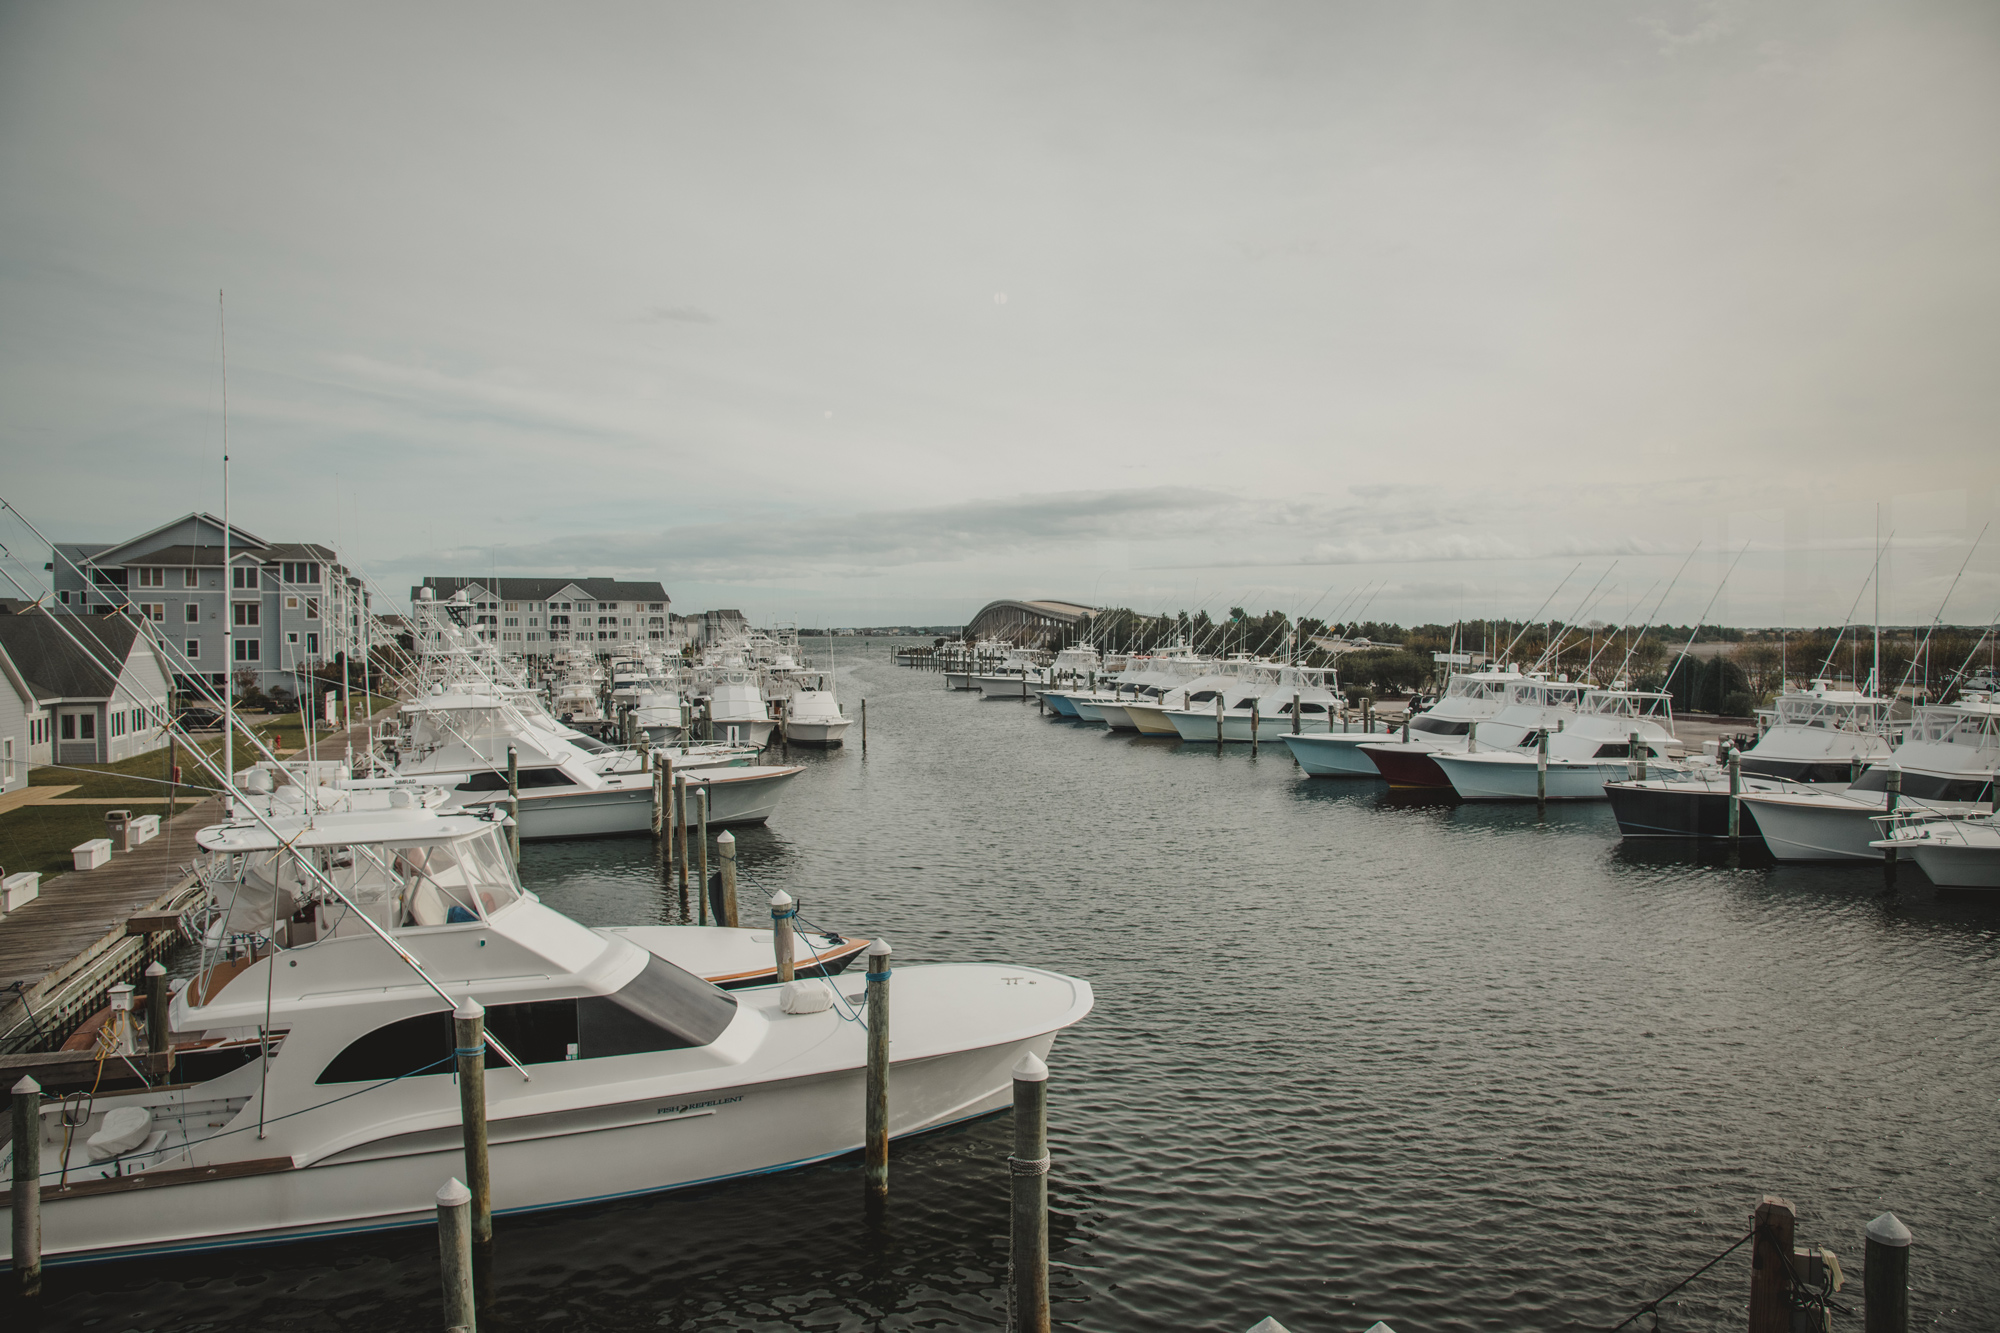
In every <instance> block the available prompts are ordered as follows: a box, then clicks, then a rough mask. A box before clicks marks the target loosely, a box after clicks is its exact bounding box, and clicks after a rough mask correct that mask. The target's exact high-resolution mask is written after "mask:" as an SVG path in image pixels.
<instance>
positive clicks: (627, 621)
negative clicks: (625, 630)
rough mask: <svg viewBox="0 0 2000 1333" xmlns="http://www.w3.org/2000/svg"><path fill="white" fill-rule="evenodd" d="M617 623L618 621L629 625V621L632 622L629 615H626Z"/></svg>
mask: <svg viewBox="0 0 2000 1333" xmlns="http://www.w3.org/2000/svg"><path fill="white" fill-rule="evenodd" d="M619 623H620V624H625V625H629V624H631V623H632V617H630V616H627V617H625V619H624V620H622V621H620V622H619Z"/></svg>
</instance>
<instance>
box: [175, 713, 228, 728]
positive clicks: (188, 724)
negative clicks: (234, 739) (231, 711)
mask: <svg viewBox="0 0 2000 1333" xmlns="http://www.w3.org/2000/svg"><path fill="white" fill-rule="evenodd" d="M174 725H175V726H177V727H179V728H180V729H181V730H182V731H213V730H215V729H216V728H217V727H219V726H221V725H222V714H220V713H218V712H215V711H214V710H213V709H209V708H183V709H182V710H181V711H180V712H179V713H178V714H176V715H175V716H174Z"/></svg>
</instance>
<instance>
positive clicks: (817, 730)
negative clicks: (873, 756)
mask: <svg viewBox="0 0 2000 1333" xmlns="http://www.w3.org/2000/svg"><path fill="white" fill-rule="evenodd" d="M832 687H833V679H832V674H831V673H826V674H824V675H822V674H821V673H819V672H800V673H799V684H798V687H797V688H796V689H794V690H793V691H792V693H791V697H790V698H788V699H786V700H785V714H784V720H783V723H782V725H783V726H784V728H785V739H786V740H788V741H790V742H791V743H792V744H794V745H839V744H840V743H841V738H842V737H843V736H845V735H846V734H847V729H848V728H849V727H851V726H853V725H854V719H853V718H851V717H849V716H847V714H845V713H843V712H841V711H840V699H839V698H838V697H837V696H836V695H835V694H834V692H833V688H832Z"/></svg>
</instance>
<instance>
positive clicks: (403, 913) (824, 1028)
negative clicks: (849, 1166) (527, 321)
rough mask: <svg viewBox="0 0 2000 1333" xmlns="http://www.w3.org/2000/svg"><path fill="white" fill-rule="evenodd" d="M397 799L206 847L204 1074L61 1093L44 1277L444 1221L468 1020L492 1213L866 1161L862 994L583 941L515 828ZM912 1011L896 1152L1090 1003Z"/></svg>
mask: <svg viewBox="0 0 2000 1333" xmlns="http://www.w3.org/2000/svg"><path fill="white" fill-rule="evenodd" d="M393 795H394V796H399V797H402V798H404V800H405V802H406V803H400V804H397V805H395V806H393V807H391V808H386V809H368V810H365V811H349V812H335V811H316V812H314V813H313V814H311V815H309V816H299V817H295V818H290V819H285V818H272V817H269V816H259V817H257V818H254V819H238V820H236V821H233V822H230V823H227V824H221V825H216V826H213V827H210V828H208V829H205V830H203V831H202V833H201V834H200V835H198V841H199V844H200V845H201V847H202V848H203V849H204V851H205V852H206V853H207V854H208V856H209V858H210V861H209V866H208V869H207V881H206V882H207V885H208V889H209V903H210V904H211V907H212V911H213V919H212V920H210V921H208V922H207V923H205V925H204V926H203V927H202V928H201V929H199V930H198V936H199V938H200V940H201V942H202V957H201V965H200V968H199V970H198V971H197V973H196V974H195V976H194V977H193V978H192V979H191V980H190V982H189V983H188V984H187V985H186V986H184V987H183V988H182V989H181V990H180V992H179V994H178V995H176V996H175V997H174V999H173V1000H172V1003H171V1005H170V1008H169V1014H170V1023H171V1029H172V1031H171V1033H170V1034H169V1038H170V1046H171V1048H172V1049H173V1050H175V1051H176V1052H177V1053H181V1052H185V1053H186V1057H187V1058H186V1059H184V1060H182V1061H181V1067H180V1069H178V1070H177V1071H176V1073H175V1075H174V1076H173V1080H172V1082H171V1083H170V1084H169V1085H167V1086H162V1087H159V1088H146V1087H140V1088H138V1089H136V1090H133V1091H120V1090H109V1089H101V1090H99V1091H98V1092H97V1093H96V1095H95V1096H94V1097H92V1098H90V1099H89V1100H88V1101H85V1102H81V1103H74V1102H73V1103H69V1104H66V1103H64V1102H62V1101H60V1100H51V1101H49V1102H47V1103H46V1104H45V1105H44V1106H43V1108H42V1111H41V1116H40V1123H39V1126H38V1127H37V1128H36V1131H35V1132H34V1133H33V1134H32V1135H31V1136H29V1137H27V1138H26V1139H25V1141H21V1140H16V1141H13V1142H10V1143H9V1144H8V1146H7V1148H6V1151H5V1158H6V1166H7V1167H8V1168H11V1165H12V1158H13V1155H14V1154H17V1153H33V1154H34V1155H35V1156H36V1158H37V1159H38V1162H37V1168H38V1173H39V1175H40V1179H41V1182H42V1184H41V1187H40V1193H41V1228H42V1253H43V1255H44V1256H45V1259H46V1260H47V1261H48V1262H51V1263H64V1262H75V1261H81V1260H92V1259H108V1258H117V1257H133V1256H141V1255H161V1254H173V1253H184V1252H188V1251H193V1250H205V1249H216V1248H222V1247H230V1246H238V1245H249V1244H263V1243H270V1242H275V1241H291V1240H299V1239H307V1238H313V1237H325V1236H334V1235H342V1234H348V1233H352V1232H355V1231H373V1230H385V1229H389V1228H396V1227H422V1226H429V1225H432V1224H434V1221H435V1217H436V1213H435V1195H436V1192H437V1189H438V1187H439V1186H440V1185H441V1184H443V1183H444V1182H445V1181H446V1180H447V1179H448V1178H450V1177H453V1176H457V1175H460V1174H462V1172H463V1161H464V1159H463V1149H462V1146H461V1145H462V1134H461V1129H460V1124H461V1121H460V1110H459V1088H458V1086H457V1082H456V1078H455V1076H454V1072H455V1064H456V1061H455V1050H454V1046H455V1043H454V1038H453V1024H452V1019H453V1015H454V1013H455V1012H456V1013H458V1014H460V1015H465V1016H470V1015H473V1014H477V1013H481V1012H482V1011H483V1015H484V1020H485V1032H486V1047H485V1050H486V1055H487V1065H488V1068H487V1070H486V1073H485V1104H486V1119H487V1127H488V1128H487V1133H488V1142H489V1145H490V1146H489V1150H488V1160H489V1162H490V1170H491V1188H492V1202H493V1209H494V1212H495V1213H496V1214H502V1215H504V1214H509V1213H524V1212H529V1211H535V1210H541V1209H550V1208H562V1207H567V1206H571V1205H576V1204H584V1203H594V1202H599V1201H602V1200H606V1199H614V1198H621V1197H627V1196H632V1195H638V1194H645V1193H650V1192H654V1191H659V1190H669V1189H677V1188H681V1187H684V1186H689V1185H697V1184H704V1183H709V1182H713V1181H718V1180H727V1179H731V1178H736V1177H741V1176H748V1175H755V1174H760V1173H764V1172H769V1171H774V1170H781V1169H785V1168H788V1167H793V1166H799V1165H803V1164H806V1163H809V1162H817V1161H823V1160H825V1159H827V1158H832V1157H838V1156H841V1155H844V1154H846V1153H851V1152H853V1151H855V1150H856V1149H857V1148H858V1147H860V1145H861V1141H862V1128H863V1124H862V1122H863V1117H862V1102H863V1086H864V1079H865V1064H866V1045H867V1039H868V1035H867V1031H866V1027H865V1023H864V1021H862V1018H861V1015H860V1014H859V1013H858V1012H857V1011H856V1008H855V1005H856V1002H857V997H858V996H859V995H860V992H861V987H860V984H859V983H858V982H855V981H845V982H843V981H839V980H835V979H830V978H822V979H818V980H807V981H795V982H792V983H790V984H788V985H784V986H754V987H748V988H743V989H737V990H725V989H723V988H721V987H718V986H715V985H713V984H710V983H709V982H707V981H704V980H703V979H702V978H701V977H700V976H698V975H695V973H694V972H692V971H690V970H689V968H688V967H686V966H684V965H682V964H681V963H677V962H676V961H675V956H679V957H682V958H686V957H688V956H689V955H690V954H695V955H699V954H701V953H702V941H701V939H700V938H699V937H698V936H695V935H693V934H692V933H691V932H687V931H685V930H684V929H683V928H679V927H646V928H635V929H630V930H622V931H620V930H592V929H588V928H586V927H584V926H582V925H580V924H579V923H577V922H575V921H573V920H571V919H570V918H568V917H566V916H563V915H562V914H561V913H558V912H555V911H553V910H551V909H550V908H548V907H547V906H545V905H544V904H542V903H541V902H540V901H539V900H538V899H536V897H535V896H534V895H533V894H531V893H527V892H525V891H524V890H523V889H522V888H521V885H520V883H519V881H518V879H517V878H516V877H515V874H514V868H513V862H512V858H511V857H510V856H509V855H508V852H507V848H506V844H505V842H504V841H503V839H502V831H503V828H504V824H503V822H502V821H500V820H497V819H490V818H487V817H485V816H484V815H479V814H472V813H467V812H451V811H441V810H437V809H433V808H430V807H428V806H427V805H426V804H425V803H424V802H422V801H420V800H418V799H416V797H415V794H414V793H411V792H407V791H405V792H397V793H394V794H393ZM886 962H887V960H886V959H884V960H883V964H884V965H885V966H886ZM843 991H845V992H847V993H846V994H842V992H843ZM890 997H891V998H890V1021H891V1023H892V1025H893V1028H894V1033H895V1043H896V1044H895V1047H894V1054H893V1057H892V1058H893V1064H892V1067H891V1074H890V1087H891V1089H892V1094H891V1099H890V1104H889V1112H890V1120H889V1133H890V1135H891V1136H892V1137H904V1136H908V1135H911V1134H917V1133H921V1132H924V1131H926V1130H930V1129H935V1128H938V1127H940V1126H944V1125H949V1124H953V1123H955V1122H959V1121H963V1120H968V1119H971V1118H973V1117H977V1116H981V1115H985V1114H987V1113H989V1112H992V1111H996V1110H999V1109H1001V1108H1002V1107H1004V1106H1006V1105H1007V1104H1008V1102H1009V1099H1010V1097H1011V1093H1012V1078H1011V1071H1012V1069H1013V1068H1014V1065H1015V1064H1016V1062H1018V1061H1019V1060H1020V1059H1021V1058H1022V1057H1023V1056H1024V1055H1027V1054H1030V1053H1032V1054H1034V1055H1036V1056H1045V1055H1046V1054H1047V1053H1048V1051H1049V1048H1050V1046H1051V1045H1052V1044H1053V1042H1054V1040H1055V1037H1056V1034H1057V1033H1058V1032H1060V1031H1061V1030H1062V1029H1063V1028H1065V1027H1068V1026H1069V1025H1071V1024H1073V1023H1075V1022H1077V1021H1078V1020H1080V1019H1081V1018H1083V1017H1084V1015H1085V1014H1087V1013H1088V1012H1089V1011H1090V1008H1091V1005H1092V1002H1093V997H1092V994H1091V989H1090V986H1089V984H1088V983H1086V982H1083V981H1079V980H1076V979H1074V978H1071V977H1066V976H1062V975H1060V974H1058V973H1055V972H1049V971H1043V970H1041V969H1038V968H1033V967H1023V966H1018V965H1001V964H993V963H956V964H933V965H928V966H905V967H898V968H896V969H895V976H894V980H893V982H892V984H891V989H890ZM121 1021H123V1022H127V1023H134V1024H136V1015H129V1014H128V1015H126V1016H125V1018H124V1019H123V1020H121ZM130 1035H131V1034H130V1031H129V1029H128V1030H127V1031H126V1032H125V1033H124V1036H123V1038H122V1039H123V1040H125V1041H126V1042H128V1043H129V1041H130ZM225 1042H234V1047H233V1049H231V1050H229V1051H226V1052H223V1053H222V1054H221V1055H220V1056H218V1057H211V1058H209V1059H206V1060H203V1059H201V1058H200V1055H201V1051H202V1050H203V1049H204V1048H205V1047H214V1046H217V1045H219V1044H221V1043H225ZM6 1202H7V1203H9V1204H11V1194H10V1195H9V1196H7V1199H6ZM11 1231H12V1229H11V1228H8V1229H6V1230H5V1231H4V1232H0V1243H7V1244H10V1245H11Z"/></svg>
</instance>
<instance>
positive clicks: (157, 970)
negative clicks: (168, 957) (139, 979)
mask: <svg viewBox="0 0 2000 1333" xmlns="http://www.w3.org/2000/svg"><path fill="white" fill-rule="evenodd" d="M146 975H147V976H149V977H164V976H165V975H167V969H166V968H164V967H161V966H160V965H159V964H158V963H148V964H146Z"/></svg>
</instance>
